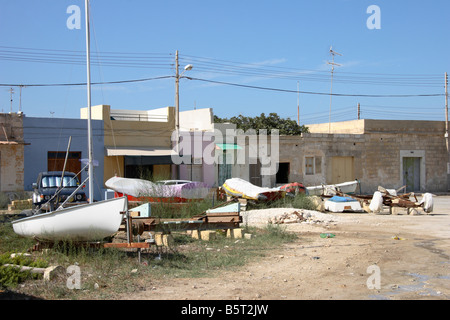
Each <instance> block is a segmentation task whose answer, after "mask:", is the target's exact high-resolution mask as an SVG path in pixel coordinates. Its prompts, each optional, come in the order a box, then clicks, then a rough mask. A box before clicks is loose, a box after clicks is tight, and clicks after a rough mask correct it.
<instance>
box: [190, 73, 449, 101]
mask: <svg viewBox="0 0 450 320" xmlns="http://www.w3.org/2000/svg"><path fill="white" fill-rule="evenodd" d="M185 78H187V79H189V80H197V81H203V82H209V83H215V84H223V85H228V86H235V87H242V88H250V89H259V90H269V91H278V92H288V93H302V94H312V95H324V96H330V93H325V92H313V91H297V90H289V89H279V88H269V87H260V86H251V85H246V84H239V83H232V82H224V81H215V80H207V79H200V78H193V77H185ZM331 95H333V96H339V97H365V98H411V97H441V96H445V94H444V93H426V94H349V93H332V94H331Z"/></svg>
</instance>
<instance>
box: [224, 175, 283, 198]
mask: <svg viewBox="0 0 450 320" xmlns="http://www.w3.org/2000/svg"><path fill="white" fill-rule="evenodd" d="M222 187H223V189H224V190H225V193H226V194H227V195H229V196H231V197H235V198H243V199H248V200H255V201H272V200H277V199H281V198H283V197H284V196H285V195H286V191H284V190H280V189H279V188H262V187H258V186H255V185H254V184H251V183H250V182H248V181H246V180H243V179H240V178H231V179H228V180H226V181H225V182H224V184H223V186H222Z"/></svg>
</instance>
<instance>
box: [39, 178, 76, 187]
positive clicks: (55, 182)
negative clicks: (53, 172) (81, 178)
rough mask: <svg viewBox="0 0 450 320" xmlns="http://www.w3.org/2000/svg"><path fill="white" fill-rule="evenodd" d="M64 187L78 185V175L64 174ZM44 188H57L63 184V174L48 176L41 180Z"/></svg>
mask: <svg viewBox="0 0 450 320" xmlns="http://www.w3.org/2000/svg"><path fill="white" fill-rule="evenodd" d="M62 180H63V181H62V186H63V187H77V186H78V179H77V178H76V177H71V176H64V177H63V179H62ZM41 186H42V188H57V187H60V186H61V176H46V177H43V178H42V181H41Z"/></svg>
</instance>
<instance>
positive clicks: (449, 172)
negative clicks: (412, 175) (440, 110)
mask: <svg viewBox="0 0 450 320" xmlns="http://www.w3.org/2000/svg"><path fill="white" fill-rule="evenodd" d="M448 138H449V137H448V74H447V72H446V73H445V145H446V147H447V189H448V190H450V152H449V151H450V150H449V141H448Z"/></svg>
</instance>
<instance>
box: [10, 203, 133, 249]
mask: <svg viewBox="0 0 450 320" xmlns="http://www.w3.org/2000/svg"><path fill="white" fill-rule="evenodd" d="M127 209H128V202H127V198H126V197H121V198H114V199H109V200H104V201H99V202H94V203H91V204H84V205H79V206H74V207H69V208H64V209H61V210H56V211H52V212H48V213H43V214H38V215H34V216H31V217H27V218H24V219H20V220H16V221H13V222H12V225H13V228H14V232H15V233H17V234H19V235H21V236H24V237H31V238H36V239H38V240H47V241H56V240H71V241H97V240H101V239H103V238H105V237H108V236H111V235H112V234H114V233H115V232H117V231H118V230H119V227H120V224H121V223H122V219H123V214H124V212H125V211H126V210H127Z"/></svg>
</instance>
